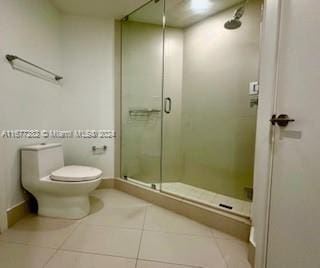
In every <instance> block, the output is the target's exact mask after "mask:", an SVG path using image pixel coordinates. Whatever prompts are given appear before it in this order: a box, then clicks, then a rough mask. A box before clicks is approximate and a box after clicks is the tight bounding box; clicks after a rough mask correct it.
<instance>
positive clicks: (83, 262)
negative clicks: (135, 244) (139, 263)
mask: <svg viewBox="0 0 320 268" xmlns="http://www.w3.org/2000/svg"><path fill="white" fill-rule="evenodd" d="M135 264H136V260H135V259H125V258H120V257H112V256H103V255H94V254H86V253H78V252H70V251H58V252H57V253H56V254H55V255H54V257H53V258H52V259H51V260H50V261H49V263H48V264H47V265H46V266H45V268H72V267H76V268H89V267H90V268H106V267H114V268H135Z"/></svg>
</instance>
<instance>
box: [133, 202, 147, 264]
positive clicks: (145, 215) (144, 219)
mask: <svg viewBox="0 0 320 268" xmlns="http://www.w3.org/2000/svg"><path fill="white" fill-rule="evenodd" d="M147 213H148V208H147V207H145V212H144V218H143V224H142V231H141V236H140V242H139V248H138V253H137V258H136V265H135V268H137V265H138V259H139V255H140V248H141V242H142V237H143V233H144V226H145V223H146V218H147Z"/></svg>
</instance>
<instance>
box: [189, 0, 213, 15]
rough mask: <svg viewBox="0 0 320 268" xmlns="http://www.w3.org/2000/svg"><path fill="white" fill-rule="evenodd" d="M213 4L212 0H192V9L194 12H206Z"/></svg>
mask: <svg viewBox="0 0 320 268" xmlns="http://www.w3.org/2000/svg"><path fill="white" fill-rule="evenodd" d="M211 5H212V2H211V1H210V0H191V9H192V10H193V11H194V12H204V11H206V10H207V9H208V8H209V7H210V6H211Z"/></svg>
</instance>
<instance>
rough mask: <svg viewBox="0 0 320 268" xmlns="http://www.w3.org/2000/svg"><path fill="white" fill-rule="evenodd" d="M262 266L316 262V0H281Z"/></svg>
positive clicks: (319, 194) (319, 167)
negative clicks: (278, 119)
mask: <svg viewBox="0 0 320 268" xmlns="http://www.w3.org/2000/svg"><path fill="white" fill-rule="evenodd" d="M281 2H282V6H281V27H280V40H279V54H278V55H279V60H278V81H277V98H276V110H277V115H279V114H287V115H289V117H291V118H293V119H295V120H296V121H295V122H291V123H289V124H288V126H287V127H279V126H278V125H276V126H275V137H274V142H275V146H274V148H275V151H274V156H273V173H272V185H271V201H270V202H271V203H270V217H269V233H268V248H267V267H268V268H304V267H305V268H319V267H320V1H319V0H308V1H301V0H281Z"/></svg>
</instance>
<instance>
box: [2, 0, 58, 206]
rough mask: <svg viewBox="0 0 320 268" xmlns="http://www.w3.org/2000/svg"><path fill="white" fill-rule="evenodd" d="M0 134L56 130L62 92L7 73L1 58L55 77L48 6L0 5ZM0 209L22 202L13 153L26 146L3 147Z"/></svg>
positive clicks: (38, 0) (52, 15)
mask: <svg viewBox="0 0 320 268" xmlns="http://www.w3.org/2000/svg"><path fill="white" fill-rule="evenodd" d="M0 36H1V42H0V74H1V77H0V95H1V98H0V114H1V117H0V129H1V130H3V129H50V128H53V129H54V128H58V127H59V126H60V119H61V116H59V113H60V110H61V98H62V92H63V88H62V87H61V86H58V85H55V84H53V83H50V82H48V81H44V80H42V79H39V78H36V77H33V76H31V75H29V74H25V73H22V72H19V71H16V70H13V69H12V68H11V66H10V65H9V64H8V62H7V61H6V59H5V58H4V57H5V54H16V55H18V56H20V57H22V58H25V59H28V60H30V61H32V62H34V63H37V64H39V65H41V66H43V67H46V68H48V69H50V70H53V71H55V72H57V73H61V61H60V60H61V57H60V14H59V12H58V11H57V10H56V9H54V8H53V7H52V6H51V5H50V4H49V3H48V1H43V0H32V1H30V0H21V1H12V0H2V1H1V2H0ZM3 142H4V144H3V151H2V152H1V153H2V154H4V156H3V160H4V163H3V164H2V168H3V169H4V170H3V176H4V181H5V192H6V207H7V208H9V207H12V206H14V205H15V204H17V203H19V202H21V201H22V200H23V199H24V196H23V192H22V189H21V186H20V171H19V166H20V155H19V148H20V147H21V146H22V145H23V144H26V143H31V142H35V141H30V140H5V141H3Z"/></svg>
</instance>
